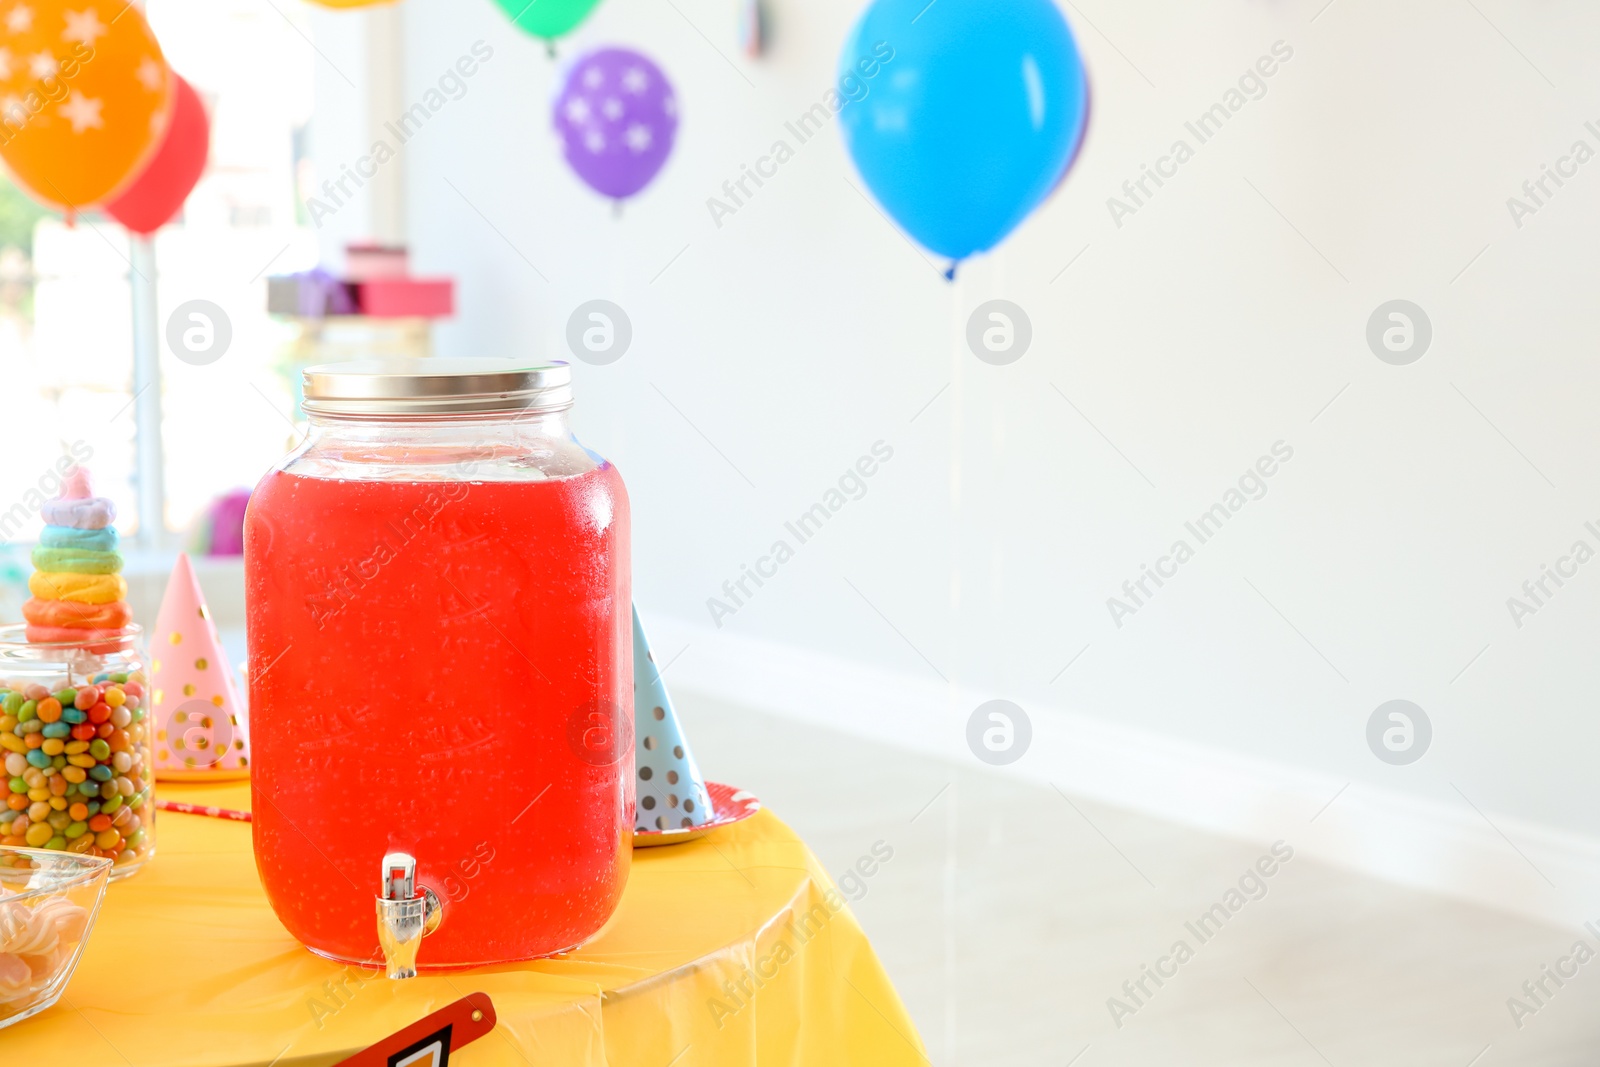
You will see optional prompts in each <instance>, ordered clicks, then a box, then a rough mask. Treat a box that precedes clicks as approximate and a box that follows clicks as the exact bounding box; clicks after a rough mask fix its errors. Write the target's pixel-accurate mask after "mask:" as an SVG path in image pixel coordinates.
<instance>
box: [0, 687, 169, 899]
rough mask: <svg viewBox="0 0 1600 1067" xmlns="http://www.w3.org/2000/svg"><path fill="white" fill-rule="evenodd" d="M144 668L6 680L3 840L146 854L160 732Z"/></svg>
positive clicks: (0, 705)
mask: <svg viewBox="0 0 1600 1067" xmlns="http://www.w3.org/2000/svg"><path fill="white" fill-rule="evenodd" d="M144 694H145V688H144V674H143V672H135V673H133V674H131V675H129V674H123V673H116V674H113V673H104V674H100V675H97V676H95V677H94V678H93V679H92V680H89V681H86V682H85V683H84V684H83V685H79V686H69V687H59V688H56V689H54V690H53V691H52V690H50V689H46V688H44V687H40V686H37V685H25V684H23V683H19V682H0V752H3V753H4V769H5V775H4V777H3V778H0V784H3V788H0V801H3V804H0V844H4V845H16V846H27V847H30V848H45V849H54V850H58V851H68V852H76V853H86V854H89V855H95V856H109V857H111V858H112V860H113V861H114V862H115V863H116V865H117V866H118V867H119V868H121V867H129V868H131V867H133V866H136V865H137V864H138V863H140V862H141V861H142V860H144V859H145V858H146V857H147V856H148V855H149V853H150V851H151V850H152V848H153V846H154V839H153V838H152V837H151V835H150V834H149V832H148V830H149V826H150V820H151V816H152V814H153V813H154V811H155V803H154V800H153V798H152V795H151V782H152V779H153V778H154V773H153V772H154V760H153V759H152V754H151V741H152V739H153V737H152V734H153V730H152V727H151V724H150V719H149V715H148V712H147V709H146V707H145V695H144Z"/></svg>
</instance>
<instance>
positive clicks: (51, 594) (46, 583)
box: [22, 467, 131, 651]
mask: <svg viewBox="0 0 1600 1067" xmlns="http://www.w3.org/2000/svg"><path fill="white" fill-rule="evenodd" d="M42 512H43V515H44V520H45V522H46V523H48V525H47V526H45V528H44V531H43V533H41V534H40V536H39V544H38V547H36V548H35V549H34V550H33V566H34V568H35V570H34V573H33V575H32V577H30V578H29V579H28V591H29V592H31V593H32V594H33V598H32V599H31V600H29V601H28V602H27V603H26V604H24V605H23V607H22V614H23V617H24V618H25V619H26V620H27V621H28V629H27V634H28V640H29V641H32V642H37V643H50V644H72V643H79V644H82V645H84V647H87V648H90V650H91V651H95V649H94V647H93V646H94V640H95V639H96V638H102V637H109V636H116V635H120V634H121V633H122V631H123V629H124V628H126V627H127V625H128V623H129V620H130V617H131V613H130V611H129V608H128V583H127V582H126V581H124V580H123V577H122V555H121V553H119V552H118V551H117V544H118V542H117V531H116V530H115V528H113V527H112V525H111V524H112V522H113V521H115V519H116V517H117V508H116V505H115V504H113V503H112V502H111V501H110V500H108V499H107V498H105V497H99V496H95V495H94V494H93V491H92V490H91V488H90V485H89V472H88V471H86V470H85V469H84V468H82V467H74V468H73V469H72V471H71V472H70V473H68V474H67V476H66V480H65V482H64V484H63V485H62V487H61V494H60V495H59V496H57V497H56V498H55V499H54V500H47V501H45V503H44V507H43V509H42Z"/></svg>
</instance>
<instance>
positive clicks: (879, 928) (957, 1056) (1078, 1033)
mask: <svg viewBox="0 0 1600 1067" xmlns="http://www.w3.org/2000/svg"><path fill="white" fill-rule="evenodd" d="M675 695H676V696H677V699H678V701H679V704H680V709H679V710H680V714H681V715H682V717H683V719H684V721H685V726H686V729H687V730H688V731H689V736H690V737H691V738H692V739H693V741H694V745H695V752H696V756H697V757H698V759H699V762H700V764H701V767H702V769H703V770H704V771H705V772H706V773H707V774H708V775H709V776H711V777H712V778H715V779H718V780H721V781H727V782H731V783H735V784H738V785H741V786H743V787H745V788H748V789H751V790H752V791H754V792H756V793H757V794H758V795H759V796H761V797H762V799H763V801H764V802H765V803H766V804H767V806H768V807H770V808H772V809H773V810H774V811H775V812H776V813H777V814H778V815H779V816H780V817H781V818H783V819H785V820H786V821H787V822H788V823H789V824H790V825H792V826H793V827H795V829H797V830H798V831H799V832H800V833H801V834H802V835H803V836H804V837H805V838H806V839H807V840H808V841H809V842H810V843H811V845H812V847H813V849H814V850H815V851H816V852H817V854H818V855H819V856H820V857H821V858H822V860H823V862H824V863H825V864H826V866H827V867H828V869H829V870H830V871H832V872H834V873H835V877H836V878H838V877H839V876H840V874H841V873H842V872H844V871H845V870H846V869H847V868H849V867H850V866H851V865H853V864H854V863H855V862H856V861H857V859H858V858H860V857H862V856H864V855H869V854H870V853H871V850H872V848H873V845H874V844H875V843H877V842H883V845H884V846H887V847H888V848H892V849H893V858H892V859H891V860H889V861H888V862H887V863H885V864H883V865H882V867H881V868H880V869H879V870H878V871H877V873H876V874H875V875H874V876H873V877H872V878H871V879H870V880H866V881H865V883H864V885H863V886H861V887H860V888H859V889H858V890H857V892H858V893H864V895H862V896H861V899H860V900H859V901H857V902H856V903H855V904H854V905H853V907H854V909H855V913H856V915H857V917H858V918H859V919H860V921H861V924H862V925H863V926H864V927H865V929H866V931H867V933H868V935H869V936H870V937H871V939H872V942H873V944H874V946H875V947H876V948H877V951H878V954H879V956H880V958H881V959H882V960H883V963H884V965H885V966H886V968H887V969H888V971H889V974H890V975H891V977H892V978H893V979H894V981H895V984H896V985H897V987H898V988H899V990H900V993H901V996H902V998H903V999H904V1000H905V1003H906V1006H907V1007H908V1009H909V1010H910V1012H911V1015H912V1017H913V1018H914V1019H915V1020H916V1022H917V1025H918V1027H919V1029H920V1030H921V1033H922V1037H923V1040H924V1042H925V1043H926V1045H927V1047H928V1052H929V1055H930V1056H931V1058H932V1062H933V1063H934V1064H937V1065H938V1067H958V1065H959V1067H968V1065H971V1067H979V1065H981V1067H1012V1065H1016V1067H1022V1065H1029V1067H1032V1065H1054V1067H1067V1065H1072V1067H1101V1065H1113V1064H1116V1065H1128V1067H1138V1065H1146V1064H1149V1065H1161V1067H1171V1065H1177V1064H1184V1065H1200V1067H1203V1065H1211V1064H1216V1065H1227V1067H1254V1065H1267V1064H1271V1065H1280V1064H1281V1065H1285V1067H1289V1065H1299V1064H1303V1065H1306V1067H1315V1065H1318V1064H1325V1065H1331V1067H1345V1065H1346V1064H1351V1065H1354V1064H1361V1065H1364V1067H1385V1065H1391V1064H1392V1065H1395V1067H1402V1065H1403V1067H1431V1065H1435V1064H1437V1065H1439V1067H1469V1065H1470V1067H1496V1065H1501V1064H1515V1065H1517V1067H1555V1065H1579V1064H1584V1065H1590V1064H1593V1063H1595V1062H1597V1061H1600V962H1591V963H1588V965H1587V966H1581V967H1579V968H1578V970H1577V974H1576V976H1575V977H1572V978H1568V979H1565V980H1564V981H1563V984H1562V985H1561V986H1557V984H1556V982H1555V981H1554V980H1553V979H1550V978H1544V977H1543V976H1542V974H1541V968H1543V967H1545V966H1549V967H1551V968H1555V967H1556V966H1557V962H1558V960H1561V959H1562V958H1563V957H1566V956H1568V954H1569V953H1571V952H1572V951H1573V946H1574V944H1575V942H1577V941H1578V940H1579V938H1580V937H1581V938H1583V939H1584V940H1585V941H1586V942H1587V943H1588V945H1589V946H1590V949H1591V951H1592V950H1596V949H1600V938H1596V937H1594V936H1592V935H1589V934H1588V933H1586V932H1584V931H1581V930H1561V929H1556V928H1553V927H1546V926H1541V925H1539V924H1537V923H1533V922H1529V921H1527V920H1524V919H1520V918H1516V917H1513V916H1509V915H1503V914H1500V913H1497V912H1492V911H1487V910H1483V909H1478V908H1474V907H1471V906H1468V905H1464V904H1460V903H1456V902H1453V901H1448V900H1445V899H1442V898H1437V897H1432V896H1428V895H1426V894H1422V893H1417V892H1413V891H1409V890H1404V889H1399V888H1396V887H1393V886H1390V885H1387V884H1385V883H1381V882H1376V881H1372V880H1368V879H1364V878H1361V877H1357V876H1355V875H1352V874H1349V873H1347V872H1344V871H1341V870H1337V869H1334V868H1329V867H1323V866H1319V865H1317V864H1315V863H1312V862H1311V861H1309V860H1306V859H1303V858H1299V857H1293V858H1290V859H1288V860H1286V861H1278V860H1275V859H1274V858H1272V856H1271V849H1272V845H1273V842H1270V841H1262V842H1259V843H1241V842H1238V841H1233V840H1229V839H1224V838H1217V837H1211V836H1208V835H1205V834H1203V833H1200V832H1197V831H1194V830H1191V829H1188V828H1185V827H1181V826H1176V825H1172V824H1170V823H1165V822H1161V821H1158V820H1155V819H1151V818H1148V817H1145V816H1141V815H1137V814H1132V813H1129V812H1126V811H1121V810H1116V809H1111V808H1105V807H1101V806H1099V805H1096V804H1092V803H1089V802H1087V801H1084V800H1081V799H1078V798H1076V797H1071V796H1070V795H1063V794H1060V793H1057V792H1055V791H1053V790H1051V789H1048V788H1038V787H1035V786H1032V785H1028V784H1025V783H1019V782H1015V781H1013V780H1011V779H1009V778H1007V777H1004V776H1002V775H1000V774H998V773H996V772H993V771H989V770H987V769H983V768H980V767H979V766H978V765H977V764H976V763H974V764H973V765H972V766H971V767H958V766H955V765H952V764H946V763H943V762H940V761H938V760H933V759H928V758H924V757H920V756H915V755H909V754H907V753H905V752H901V751H898V750H893V749H888V748H885V747H882V746H878V745H875V744H870V743H866V742H863V741H860V740H858V739H855V738H852V737H847V736H844V735H841V734H835V733H831V732H826V731H821V730H818V729H815V728H812V727H808V726H805V725H803V724H801V723H798V722H795V721H792V720H784V719H778V718H773V717H769V716H765V715H760V714H755V713H752V712H750V711H747V710H744V709H740V708H736V707H732V706H728V705H726V704H722V703H719V702H717V701H714V700H710V699H705V698H701V697H697V696H696V695H695V694H693V693H677V694H675ZM1289 832H1292V828H1290V831H1289ZM1289 844H1290V845H1291V846H1292V842H1290V843H1289ZM882 848H883V846H880V852H881V851H882ZM1280 851H1282V850H1281V849H1280ZM1258 862H1260V863H1261V868H1260V869H1261V870H1270V871H1272V874H1271V876H1270V877H1260V873H1259V871H1257V872H1256V875H1255V876H1251V875H1250V873H1249V872H1251V871H1252V870H1254V869H1255V868H1256V865H1257V863H1258ZM1241 879H1243V882H1244V890H1245V891H1244V892H1238V893H1237V895H1235V896H1232V897H1229V896H1228V893H1229V890H1230V889H1235V890H1236V891H1237V887H1238V886H1239V884H1240V882H1241ZM1218 903H1221V904H1223V905H1224V906H1225V907H1224V910H1226V906H1228V905H1233V906H1235V907H1236V908H1237V911H1236V912H1235V913H1233V914H1232V915H1231V917H1230V918H1228V919H1227V921H1226V924H1225V925H1221V928H1220V929H1218V928H1217V927H1218V925H1219V924H1218V923H1217V921H1216V920H1213V921H1212V923H1211V924H1210V925H1208V926H1206V927H1205V928H1204V929H1202V930H1201V931H1200V933H1201V934H1203V935H1204V940H1202V937H1201V936H1198V935H1197V934H1196V933H1195V932H1194V931H1193V930H1191V929H1190V928H1189V927H1187V926H1186V925H1185V924H1186V923H1193V924H1195V925H1196V926H1198V920H1199V918H1200V916H1201V915H1202V914H1203V913H1205V912H1207V910H1208V909H1210V908H1211V907H1212V906H1213V905H1215V904H1218ZM1180 940H1181V941H1183V942H1185V943H1186V945H1187V946H1188V947H1189V949H1190V950H1192V951H1191V952H1190V953H1189V954H1188V958H1185V959H1184V960H1183V962H1179V960H1178V959H1177V958H1176V957H1174V956H1172V955H1171V953H1172V952H1173V950H1174V948H1175V944H1176V942H1178V941H1180ZM1584 959H1585V960H1587V955H1585V956H1584ZM1144 965H1150V966H1151V967H1153V968H1154V967H1159V968H1160V969H1161V970H1162V971H1163V972H1165V973H1166V974H1167V975H1169V977H1165V978H1162V979H1161V984H1160V985H1159V986H1158V985H1157V984H1156V980H1155V979H1154V978H1151V977H1148V976H1146V974H1145V972H1144V971H1143V969H1142V968H1143V966H1144ZM1562 966H1563V967H1564V968H1565V969H1566V970H1568V971H1569V972H1570V971H1571V969H1572V967H1573V966H1575V964H1563V965H1562ZM1541 978H1542V979H1543V981H1544V983H1545V986H1544V988H1545V991H1544V992H1540V990H1539V988H1538V986H1537V985H1535V986H1534V988H1533V992H1534V994H1535V995H1536V996H1537V998H1538V999H1537V1000H1536V999H1534V998H1533V997H1530V996H1529V995H1528V994H1526V993H1525V992H1524V991H1523V988H1522V987H1523V983H1524V982H1525V981H1529V980H1539V979H1541ZM1141 979H1142V980H1143V989H1142V990H1141V989H1140V987H1139V985H1138V983H1139V981H1140V980H1141ZM1124 982H1128V983H1129V986H1130V989H1131V993H1130V992H1127V991H1125V990H1124V988H1123V984H1124ZM1513 996H1515V997H1518V998H1519V999H1520V1000H1521V1001H1522V1003H1523V1004H1525V1005H1526V1007H1527V1009H1528V1010H1526V1011H1522V1012H1519V1013H1518V1015H1519V1017H1518V1018H1514V1017H1513V1014H1512V1010H1511V1008H1510V1006H1508V998H1511V997H1513ZM1112 997H1116V998H1117V999H1118V1000H1119V1001H1120V1002H1121V1005H1122V1007H1120V1008H1117V1009H1116V1011H1115V1013H1114V1012H1113V1008H1112V1007H1111V1006H1109V1005H1108V1000H1109V999H1110V998H1112ZM1519 1023H1520V1025H1519Z"/></svg>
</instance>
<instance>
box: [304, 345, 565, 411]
mask: <svg viewBox="0 0 1600 1067" xmlns="http://www.w3.org/2000/svg"><path fill="white" fill-rule="evenodd" d="M302 379H303V381H304V384H305V401H304V403H303V404H302V405H301V406H302V407H303V408H304V409H305V412H306V414H308V415H337V416H342V417H346V418H351V417H353V418H385V417H393V416H410V417H427V416H430V415H438V416H450V415H486V414H493V413H495V412H512V411H533V412H538V411H563V410H565V409H567V408H569V407H571V406H572V368H571V367H569V366H568V365H567V364H565V363H561V362H552V363H532V362H527V361H523V360H514V359H491V358H482V357H473V358H465V359H436V358H416V357H407V356H389V357H383V358H378V359H356V360H350V361H349V362H346V363H323V364H319V365H317V366H314V367H307V368H306V369H305V370H304V371H303V372H302Z"/></svg>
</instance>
